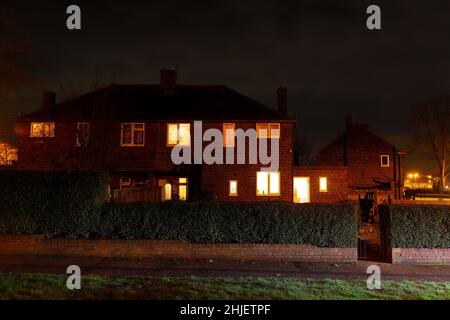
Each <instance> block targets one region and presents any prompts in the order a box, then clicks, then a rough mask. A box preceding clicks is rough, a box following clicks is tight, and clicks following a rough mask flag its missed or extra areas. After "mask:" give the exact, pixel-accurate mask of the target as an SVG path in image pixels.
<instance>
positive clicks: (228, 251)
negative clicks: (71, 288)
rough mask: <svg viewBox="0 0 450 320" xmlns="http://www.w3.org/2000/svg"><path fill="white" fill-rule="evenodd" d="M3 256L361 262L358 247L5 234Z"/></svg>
mask: <svg viewBox="0 0 450 320" xmlns="http://www.w3.org/2000/svg"><path fill="white" fill-rule="evenodd" d="M0 242H1V243H2V246H1V249H0V255H36V256H75V257H104V258H111V257H116V258H170V259H186V260H195V259H218V260H220V259H223V260H236V261H239V260H246V261H299V262H329V263H355V262H357V259H358V255H357V248H320V247H316V246H313V245H297V244H198V243H188V242H183V241H171V240H106V239H89V240H88V239H66V238H45V237H42V236H37V235H2V236H0Z"/></svg>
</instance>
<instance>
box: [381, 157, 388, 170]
mask: <svg viewBox="0 0 450 320" xmlns="http://www.w3.org/2000/svg"><path fill="white" fill-rule="evenodd" d="M380 161H381V166H382V167H389V155H387V154H383V155H381V156H380Z"/></svg>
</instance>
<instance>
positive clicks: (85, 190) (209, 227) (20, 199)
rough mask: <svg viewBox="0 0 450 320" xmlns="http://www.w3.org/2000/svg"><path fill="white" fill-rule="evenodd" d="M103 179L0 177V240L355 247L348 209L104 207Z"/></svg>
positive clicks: (292, 206)
mask: <svg viewBox="0 0 450 320" xmlns="http://www.w3.org/2000/svg"><path fill="white" fill-rule="evenodd" d="M106 185H107V181H106V178H105V176H104V175H102V174H96V173H86V172H73V173H42V172H39V173H37V172H31V173H30V172H0V190H2V192H1V193H0V233H13V234H15V233H30V234H43V235H47V236H55V235H60V236H70V237H80V236H81V237H102V238H123V239H155V240H157V239H159V240H164V239H171V240H185V241H190V242H196V243H279V244H312V245H316V246H320V247H356V246H357V240H356V235H357V226H356V213H355V207H354V205H353V204H350V203H347V204H333V205H330V204H301V205H300V204H289V203H276V202H263V203H240V204H239V203H211V202H206V203H189V202H188V203H185V202H165V203H153V204H143V203H136V204H104V203H103V201H104V199H105V198H104V196H105V191H106Z"/></svg>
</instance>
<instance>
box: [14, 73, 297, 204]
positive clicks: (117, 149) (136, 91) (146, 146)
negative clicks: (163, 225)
mask: <svg viewBox="0 0 450 320" xmlns="http://www.w3.org/2000/svg"><path fill="white" fill-rule="evenodd" d="M176 76H177V75H176V72H175V71H174V70H162V71H161V83H160V84H158V85H111V86H109V87H106V88H103V89H99V90H96V91H93V92H89V93H87V94H84V95H81V96H79V97H76V98H74V99H71V100H68V101H65V102H62V103H58V104H56V96H55V94H54V93H52V92H44V94H43V101H42V108H41V109H40V110H38V111H36V112H33V113H30V114H27V115H23V116H21V117H19V118H18V119H17V123H16V129H15V130H16V134H17V135H18V138H19V161H18V164H17V166H18V168H19V169H22V170H100V171H105V172H108V173H109V176H110V189H111V191H110V192H111V195H112V197H113V200H114V199H116V200H118V201H136V200H146V201H149V200H152V201H159V200H169V199H180V200H187V199H190V200H196V199H203V198H211V199H215V200H217V201H290V202H291V201H292V199H293V150H292V149H293V138H292V137H293V130H294V126H295V121H294V120H293V119H292V118H289V117H288V116H287V98H286V94H287V93H286V89H284V88H280V89H278V91H277V94H278V110H274V109H271V108H269V107H267V106H264V105H262V104H260V103H258V102H256V101H254V100H252V99H251V98H249V97H246V96H244V95H242V94H240V93H238V92H236V91H234V90H232V89H230V88H228V87H226V86H210V85H179V84H177V82H176ZM197 120H201V121H202V122H203V131H204V130H206V129H210V128H215V129H218V130H220V131H223V132H225V129H228V130H231V132H235V131H236V130H238V129H250V128H252V129H255V130H256V132H257V134H258V138H261V137H260V136H261V135H262V132H266V134H267V135H268V136H270V138H272V139H279V154H280V160H279V170H278V171H276V172H270V173H267V172H261V167H264V166H263V165H261V164H260V163H259V162H258V163H257V164H248V163H246V164H233V165H229V164H212V165H205V164H191V165H186V164H181V165H175V164H174V163H173V162H172V160H171V151H172V148H173V146H174V145H176V144H183V145H186V146H191V143H192V142H191V136H193V134H194V132H193V131H194V121H197ZM263 129H264V130H266V131H264V130H263ZM260 132H261V134H260ZM266 137H267V136H266ZM261 139H262V138H261ZM245 141H246V142H245V143H246V145H245V146H246V150H250V147H249V145H248V144H249V143H248V140H245ZM207 144H208V143H205V142H203V148H204V147H205V146H206V145H207ZM234 144H235V140H234V135H233V138H232V139H231V138H227V137H226V136H225V137H224V141H223V145H224V149H227V147H232V146H234ZM269 146H270V143H269ZM233 150H234V149H233ZM233 152H236V150H234V151H233Z"/></svg>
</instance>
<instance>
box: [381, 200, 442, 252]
mask: <svg viewBox="0 0 450 320" xmlns="http://www.w3.org/2000/svg"><path fill="white" fill-rule="evenodd" d="M381 211H382V212H384V214H383V215H382V217H383V216H384V217H385V219H389V220H390V221H388V222H387V223H388V224H389V222H390V235H389V236H390V238H391V243H392V247H393V248H450V206H443V205H392V206H384V207H382V210H381ZM387 231H388V232H389V230H387Z"/></svg>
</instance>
